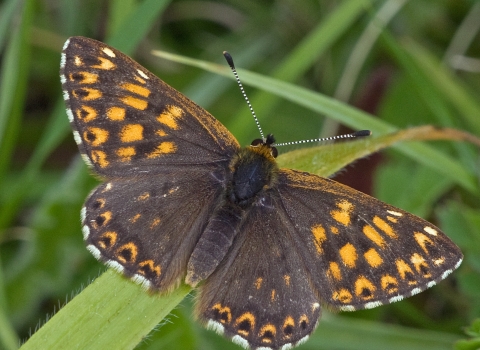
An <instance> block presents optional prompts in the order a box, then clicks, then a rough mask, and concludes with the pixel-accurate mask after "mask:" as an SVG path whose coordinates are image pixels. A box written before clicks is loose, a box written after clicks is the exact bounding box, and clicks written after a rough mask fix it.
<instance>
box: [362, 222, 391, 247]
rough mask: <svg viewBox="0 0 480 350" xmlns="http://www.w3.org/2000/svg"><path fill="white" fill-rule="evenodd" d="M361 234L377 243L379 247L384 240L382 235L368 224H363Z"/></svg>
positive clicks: (383, 243)
mask: <svg viewBox="0 0 480 350" xmlns="http://www.w3.org/2000/svg"><path fill="white" fill-rule="evenodd" d="M362 231H363V234H364V235H365V236H367V238H368V239H369V240H371V241H372V242H373V243H375V244H376V245H378V246H379V247H382V248H383V247H384V245H385V240H384V239H383V237H382V236H381V235H380V234H379V233H378V232H377V230H375V229H374V228H373V227H372V226H370V225H365V226H363V230H362Z"/></svg>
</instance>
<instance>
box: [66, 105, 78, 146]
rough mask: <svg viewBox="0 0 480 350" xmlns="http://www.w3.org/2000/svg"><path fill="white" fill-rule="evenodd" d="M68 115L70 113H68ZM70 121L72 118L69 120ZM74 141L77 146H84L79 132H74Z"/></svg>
mask: <svg viewBox="0 0 480 350" xmlns="http://www.w3.org/2000/svg"><path fill="white" fill-rule="evenodd" d="M67 114H68V113H67ZM68 119H70V117H69V118H68ZM73 139H74V140H75V143H76V144H77V145H81V144H82V138H81V137H80V134H79V133H78V131H76V130H74V131H73Z"/></svg>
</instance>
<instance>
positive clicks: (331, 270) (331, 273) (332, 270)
mask: <svg viewBox="0 0 480 350" xmlns="http://www.w3.org/2000/svg"><path fill="white" fill-rule="evenodd" d="M327 276H328V277H330V279H335V280H337V281H340V280H341V279H342V272H341V271H340V266H338V264H337V263H336V262H333V261H332V262H330V265H329V267H328V271H327Z"/></svg>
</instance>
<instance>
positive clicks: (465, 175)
mask: <svg viewBox="0 0 480 350" xmlns="http://www.w3.org/2000/svg"><path fill="white" fill-rule="evenodd" d="M154 54H155V55H157V56H159V57H162V58H165V59H169V60H173V61H175V62H181V63H184V64H188V65H192V66H195V67H199V68H202V69H205V70H208V71H211V72H213V73H216V74H221V75H224V76H226V77H228V78H231V79H234V77H233V74H232V73H231V71H230V69H229V68H228V67H226V66H221V65H219V64H214V63H209V62H205V61H200V60H196V59H191V58H187V57H182V56H178V55H174V54H169V53H166V52H162V51H154ZM239 75H240V77H241V79H242V82H244V83H246V84H249V85H251V86H255V87H257V88H259V89H262V90H266V91H269V92H271V93H273V94H276V95H278V96H281V97H283V98H285V99H287V100H289V101H292V102H294V103H297V104H299V105H302V106H304V107H307V108H309V109H311V110H313V111H316V112H318V113H322V114H325V115H328V116H329V117H330V118H333V119H335V120H338V121H340V122H341V123H343V124H345V125H347V126H349V127H351V128H353V129H357V130H358V129H370V130H372V132H373V133H374V134H377V133H378V134H385V133H389V132H393V131H395V130H397V128H396V127H395V126H394V125H391V124H389V123H387V122H384V121H382V120H379V119H377V118H374V117H373V116H372V115H370V114H368V113H366V112H363V111H360V110H358V109H356V108H354V107H351V106H349V105H347V104H345V103H342V102H340V101H337V100H335V99H333V98H331V97H328V96H325V95H322V94H320V93H317V92H314V91H311V90H308V89H306V88H303V87H299V86H295V85H293V84H290V83H287V82H283V81H280V80H277V79H272V78H270V77H266V76H264V75H261V74H257V73H252V72H249V71H245V70H239ZM393 147H394V148H395V149H397V150H398V151H400V152H401V153H403V154H405V155H407V156H409V157H410V158H412V159H414V160H416V161H417V162H419V163H420V164H424V165H426V166H429V167H431V168H432V169H434V170H436V171H437V172H439V173H441V174H443V175H445V176H447V177H449V178H451V179H452V180H453V181H454V182H455V183H457V184H459V185H460V186H462V187H463V188H465V189H467V190H468V191H471V192H476V191H477V190H478V185H477V184H476V181H475V179H474V177H473V176H472V174H470V173H469V172H468V171H466V170H465V168H463V167H462V166H461V165H460V164H459V162H458V161H456V160H454V159H453V158H452V157H450V156H448V155H446V154H444V153H442V152H440V151H437V150H435V149H434V148H432V147H430V146H428V145H426V144H422V143H409V144H404V143H401V144H396V145H394V146H393Z"/></svg>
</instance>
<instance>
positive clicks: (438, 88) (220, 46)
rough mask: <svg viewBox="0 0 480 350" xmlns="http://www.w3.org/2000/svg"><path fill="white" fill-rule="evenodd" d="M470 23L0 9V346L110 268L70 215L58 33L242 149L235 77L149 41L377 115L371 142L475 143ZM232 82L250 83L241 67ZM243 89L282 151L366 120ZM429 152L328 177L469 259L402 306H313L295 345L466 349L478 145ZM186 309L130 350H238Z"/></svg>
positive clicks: (453, 12) (461, 9)
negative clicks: (111, 60) (418, 131)
mask: <svg viewBox="0 0 480 350" xmlns="http://www.w3.org/2000/svg"><path fill="white" fill-rule="evenodd" d="M479 16H480V2H478V1H473V0H437V1H430V0H415V1H406V0H350V1H347V0H344V1H334V0H304V1H295V0H278V1H267V0H262V1H253V0H244V1H234V0H218V1H180V0H179V1H160V0H143V1H136V0H110V1H108V0H103V1H93V0H85V1H45V0H3V1H0V64H1V67H0V349H7V350H10V349H15V348H17V347H18V346H19V345H20V343H21V342H23V341H25V340H27V339H28V338H29V337H30V335H31V334H32V333H33V332H34V331H35V330H36V329H37V328H38V327H39V326H40V325H42V324H44V323H45V322H46V321H47V319H48V318H50V317H51V316H52V315H53V314H54V313H55V312H56V311H58V309H59V308H60V307H62V306H64V305H65V303H66V302H68V301H70V300H71V299H72V298H73V297H74V295H76V294H78V293H80V292H81V290H82V289H83V288H84V287H85V286H86V285H88V284H90V282H91V280H92V279H94V278H95V277H97V276H98V275H99V274H101V273H102V272H103V271H104V270H105V267H103V265H101V264H100V263H98V262H97V261H95V259H94V258H93V257H92V256H91V255H90V254H89V253H88V252H87V250H86V249H85V247H84V244H83V242H82V234H81V227H80V219H79V211H80V208H81V206H82V203H83V200H84V199H85V197H86V196H87V194H88V192H89V191H90V190H91V189H92V188H93V187H94V186H95V184H96V183H97V182H96V180H95V179H94V178H93V177H92V176H90V174H89V171H88V169H87V168H86V166H85V165H84V164H83V162H82V161H81V159H80V158H79V156H78V150H77V147H76V145H75V143H74V141H73V138H72V137H71V131H70V128H69V126H68V121H67V117H66V115H65V110H64V104H63V101H62V93H61V86H60V80H59V76H58V71H59V62H60V51H61V47H62V45H63V43H64V41H65V40H66V39H67V38H68V37H69V36H72V35H83V36H88V37H91V38H94V39H98V40H101V41H104V42H106V43H109V44H111V45H113V46H115V47H116V48H117V49H119V50H121V51H123V52H125V53H127V54H128V55H130V56H132V57H134V58H135V59H136V60H137V61H139V62H140V63H141V64H142V65H144V66H145V67H147V68H148V69H149V70H151V71H152V72H154V73H155V74H156V75H158V76H159V77H160V78H161V79H163V80H165V81H166V82H167V83H168V84H170V85H172V86H173V87H175V88H176V89H177V90H179V91H181V92H183V93H184V94H186V95H187V96H188V97H190V98H191V99H193V100H194V101H195V102H197V103H198V104H200V105H201V106H203V107H205V108H206V109H208V110H209V111H210V112H211V113H212V114H213V115H214V116H216V117H217V118H218V119H219V120H220V121H221V122H222V123H223V124H225V125H226V126H227V127H228V128H229V129H230V130H231V131H232V133H233V134H234V135H235V136H236V137H237V138H238V140H239V141H240V143H241V144H243V145H245V144H248V143H249V142H250V141H251V140H252V139H253V138H257V137H258V131H257V130H256V129H255V124H254V123H253V122H252V120H251V116H250V113H249V111H248V108H247V107H246V105H245V102H244V100H243V99H242V97H241V94H240V92H239V91H238V88H237V86H236V85H235V84H234V83H233V82H232V80H231V79H225V78H224V77H221V76H218V75H214V74H212V73H209V72H205V71H203V70H200V69H198V68H196V67H192V66H186V65H182V64H179V63H176V62H172V61H166V60H162V59H159V58H157V57H155V56H152V55H151V50H152V49H161V50H164V51H168V52H172V53H176V54H179V55H182V56H187V57H194V58H198V59H202V60H205V61H211V62H218V63H221V64H222V65H225V63H224V61H223V57H222V55H221V53H222V51H223V50H227V51H229V52H230V53H231V54H232V55H233V57H234V58H235V62H236V65H237V67H241V68H244V69H248V70H250V71H253V72H258V73H260V74H262V75H265V76H267V77H271V78H275V79H278V80H280V81H282V82H288V83H292V84H295V85H298V86H301V87H303V88H306V89H308V90H312V91H315V92H319V93H321V94H322V95H324V96H327V97H332V98H335V99H337V100H339V101H343V102H345V103H348V104H350V105H352V106H355V107H357V108H359V109H361V110H363V111H366V112H368V113H370V114H373V115H375V116H376V118H375V119H367V121H366V122H365V123H367V122H368V123H370V122H371V123H377V124H375V125H378V126H379V128H380V125H383V126H384V127H385V128H384V129H378V130H379V131H378V132H379V133H380V134H381V133H384V132H387V131H393V130H395V128H405V127H409V126H416V125H423V124H434V125H437V126H447V127H454V128H458V129H463V130H466V131H469V132H471V133H473V134H475V135H477V136H480V107H479V106H480V105H479V102H478V91H479V89H480V74H479V73H480V59H479V58H478V57H480V35H479V27H480V22H479V21H478V18H479ZM244 83H245V85H248V84H252V85H255V82H254V81H251V79H249V78H248V75H247V79H246V80H245V81H244ZM246 88H247V93H248V94H249V97H250V99H251V100H252V104H253V106H254V108H255V110H256V113H257V115H258V116H259V119H260V122H261V124H262V127H263V129H264V130H265V131H266V132H271V133H274V134H275V136H276V138H277V140H278V141H279V142H286V141H292V140H300V139H307V138H314V137H317V136H318V135H331V134H334V133H337V132H338V131H340V132H342V131H345V130H344V127H343V126H342V125H340V124H339V122H338V120H342V121H343V122H344V123H345V124H347V126H350V127H355V128H371V126H366V125H364V126H363V127H362V125H357V123H359V122H358V121H359V119H352V120H353V121H352V120H350V121H344V119H342V118H341V116H339V115H342V113H343V112H342V111H341V110H337V111H335V112H332V115H329V113H325V111H328V110H329V109H328V106H327V104H323V102H322V101H320V102H319V106H320V107H318V106H311V105H309V102H308V101H307V102H305V101H304V102H302V101H299V98H298V96H295V97H293V98H291V99H288V100H286V98H288V96H283V97H279V96H278V95H281V92H278V93H276V92H275V91H274V89H273V88H272V91H273V92H274V93H273V94H272V91H270V92H267V91H262V90H259V89H253V88H251V87H248V86H247V87H246ZM296 100H297V101H296ZM311 101H314V100H310V104H312V103H313V102H311ZM317 107H318V108H317ZM322 108H323V109H322ZM321 111H323V112H322V113H320V112H321ZM333 114H335V115H333ZM337 114H338V115H337ZM352 114H353V113H352ZM344 115H348V113H347V112H345V113H344ZM330 117H332V118H333V119H332V118H330ZM387 126H388V127H387ZM372 129H373V128H372ZM427 145H428V150H430V151H429V152H427V153H424V152H423V151H425V149H426V148H415V150H420V151H419V152H416V151H414V150H413V148H407V145H405V146H404V145H401V146H400V147H398V148H395V149H392V150H390V151H387V152H382V155H381V157H378V156H372V157H370V158H369V159H366V160H362V161H358V162H357V163H356V164H355V166H354V167H347V171H344V172H343V173H342V174H340V177H339V179H341V180H342V181H345V182H346V183H347V184H352V185H355V186H356V187H358V188H360V189H362V190H364V191H367V192H370V193H371V194H372V195H374V196H375V197H377V198H379V199H381V200H384V201H386V202H388V203H390V204H393V205H396V206H399V207H401V208H403V209H405V210H407V211H410V212H413V213H415V214H417V215H421V216H422V217H424V218H426V219H428V220H430V221H432V222H433V223H435V224H436V225H438V226H439V227H441V228H442V229H443V230H444V231H445V232H446V233H447V234H448V235H449V236H450V237H451V238H452V239H453V240H454V241H455V242H456V243H457V244H458V245H459V246H460V247H461V249H462V250H463V252H464V254H465V261H464V263H463V264H462V266H461V267H460V269H459V270H458V271H456V272H455V273H454V274H453V275H452V276H451V277H449V278H448V279H446V280H445V281H443V282H441V283H440V284H439V285H438V286H435V287H434V288H431V289H430V290H428V291H426V292H423V293H421V294H419V295H417V296H415V297H412V298H409V299H407V300H404V301H401V302H398V303H395V304H392V305H388V306H382V307H379V308H376V309H373V310H366V311H361V312H354V313H341V314H338V315H333V314H329V313H328V312H327V311H326V312H324V320H322V321H321V322H320V325H319V327H318V330H317V331H316V332H315V334H314V335H313V336H312V339H311V340H310V341H309V342H307V343H306V344H305V345H303V346H302V348H303V349H385V348H390V349H403V348H408V349H412V348H419V349H430V348H431V349H443V348H445V349H447V348H453V347H455V346H456V347H457V348H458V349H475V348H478V320H477V321H476V322H475V321H474V320H475V318H478V317H479V315H480V212H479V208H480V195H479V190H478V183H479V181H478V180H479V168H478V159H479V158H478V149H476V148H475V147H473V146H472V145H469V144H465V143H459V142H455V143H453V142H430V143H428V144H427ZM421 146H422V147H426V146H423V145H421ZM422 150H423V151H422ZM281 151H282V150H281ZM434 152H435V153H436V154H440V155H441V156H443V157H444V158H445V159H451V160H453V161H455V164H456V166H457V167H458V168H456V169H458V170H455V172H454V171H453V170H451V169H453V168H451V167H449V166H447V165H445V164H446V163H445V164H444V163H443V162H442V163H440V164H439V162H440V160H439V159H440V158H437V157H433V156H430V154H434ZM427 154H428V155H427ZM442 159H443V158H442ZM306 170H308V169H306ZM460 170H461V172H462V173H461V175H460ZM457 171H458V174H457ZM459 179H460V180H459ZM125 282H127V283H130V282H128V281H125ZM115 296H116V293H115V291H112V293H111V295H110V297H111V298H115ZM180 305H181V306H180V307H178V308H176V309H175V310H174V311H173V313H172V314H171V315H170V316H168V318H167V319H168V321H167V320H165V321H164V322H162V324H161V325H160V326H159V327H157V329H156V331H154V332H152V333H151V334H150V335H149V336H148V337H147V338H146V339H145V341H143V342H142V343H141V344H140V345H139V346H138V348H139V349H159V348H174V347H175V348H179V349H180V348H181V349H211V348H215V349H224V348H227V347H228V348H238V347H237V346H236V345H234V344H231V343H230V342H228V341H227V340H224V339H223V338H221V337H219V336H217V335H215V334H214V333H213V332H209V331H206V330H204V329H203V328H202V327H201V326H200V325H199V324H198V323H196V322H194V321H193V320H192V317H191V305H192V299H191V298H186V299H185V300H184V301H183V302H182V303H181V304H180ZM174 306H175V305H172V308H173V307H174ZM79 307H82V304H81V303H80V306H79ZM83 307H85V308H88V307H89V305H83ZM123 331H127V332H128V330H123ZM53 332H55V329H53ZM86 336H88V335H86ZM457 340H460V341H459V342H458V343H456V341H457ZM455 344H456V345H455Z"/></svg>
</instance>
